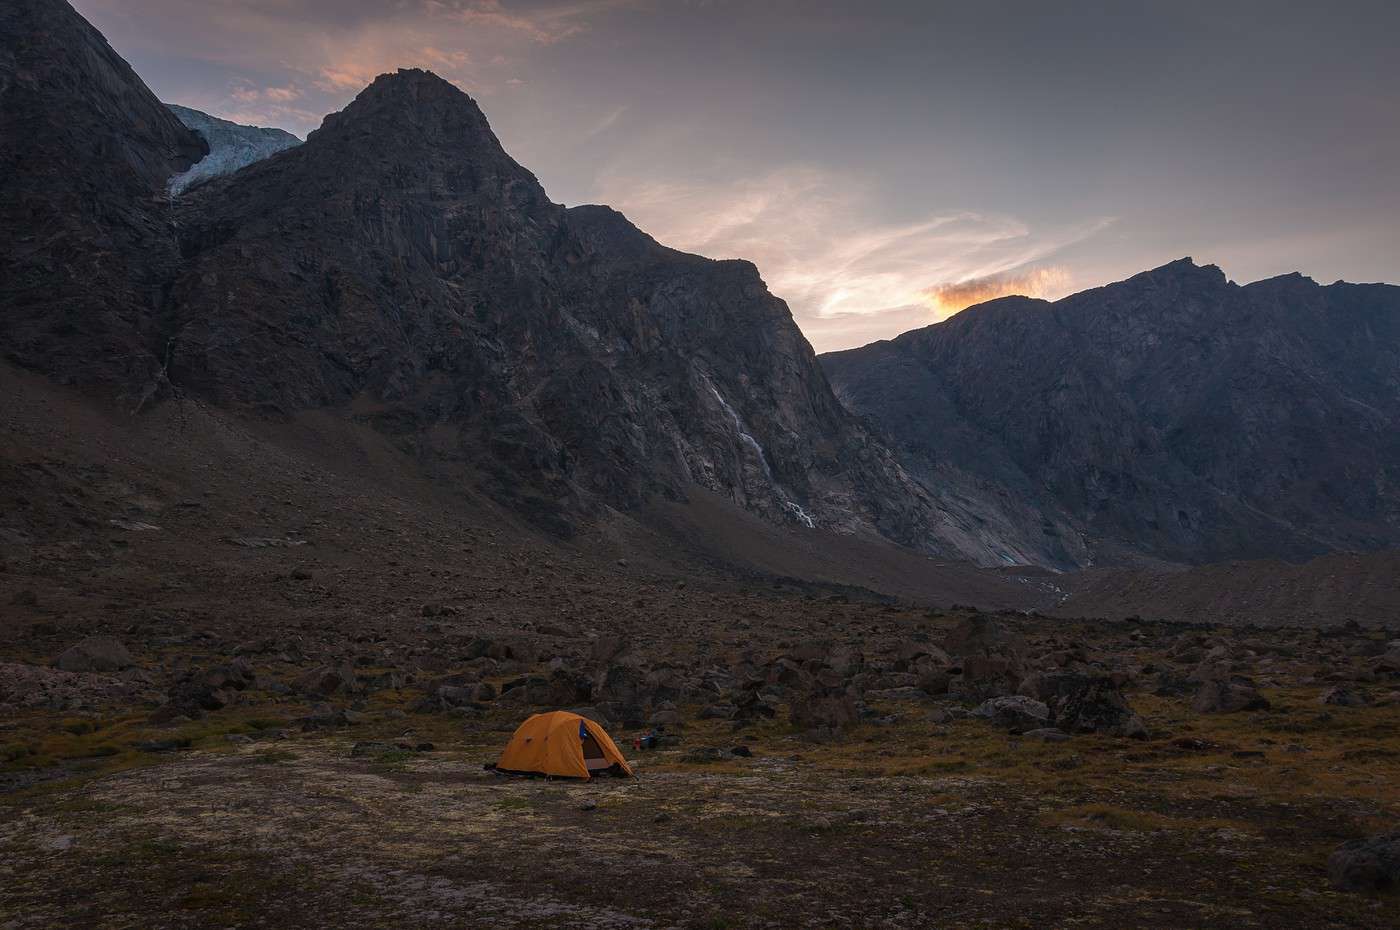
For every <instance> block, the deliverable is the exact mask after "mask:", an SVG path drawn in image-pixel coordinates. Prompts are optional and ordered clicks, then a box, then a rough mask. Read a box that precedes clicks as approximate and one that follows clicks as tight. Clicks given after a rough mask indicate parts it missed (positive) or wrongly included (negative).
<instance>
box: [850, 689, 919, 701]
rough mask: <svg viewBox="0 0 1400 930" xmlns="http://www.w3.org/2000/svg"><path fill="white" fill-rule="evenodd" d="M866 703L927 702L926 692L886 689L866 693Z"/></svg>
mask: <svg viewBox="0 0 1400 930" xmlns="http://www.w3.org/2000/svg"><path fill="white" fill-rule="evenodd" d="M865 698H866V700H868V701H927V700H928V698H929V696H928V692H926V691H923V690H920V689H919V688H887V689H885V690H883V691H867V692H865Z"/></svg>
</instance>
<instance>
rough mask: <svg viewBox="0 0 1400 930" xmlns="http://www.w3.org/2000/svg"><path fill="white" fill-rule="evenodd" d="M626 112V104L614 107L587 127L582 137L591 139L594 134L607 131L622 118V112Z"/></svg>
mask: <svg viewBox="0 0 1400 930" xmlns="http://www.w3.org/2000/svg"><path fill="white" fill-rule="evenodd" d="M626 112H627V107H626V106H620V107H614V108H613V109H612V110H609V111H608V112H607V113H606V114H604V115H603V117H602V118H601V119H600V120H598V122H596V123H594V124H593V125H592V126H590V127H589V128H588V130H587V131H586V132H585V133H584V138H585V139H591V138H593V137H594V136H597V135H601V134H602V133H605V132H607V131H608V130H609V129H611V128H612V127H613V126H615V125H617V121H618V120H620V119H622V114H624V113H626Z"/></svg>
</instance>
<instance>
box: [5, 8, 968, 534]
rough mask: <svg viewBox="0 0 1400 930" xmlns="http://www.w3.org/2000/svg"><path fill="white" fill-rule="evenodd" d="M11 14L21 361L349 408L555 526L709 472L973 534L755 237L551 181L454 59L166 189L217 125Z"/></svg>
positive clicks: (859, 512)
mask: <svg viewBox="0 0 1400 930" xmlns="http://www.w3.org/2000/svg"><path fill="white" fill-rule="evenodd" d="M5 15H6V17H7V23H6V25H7V26H9V27H10V28H7V30H6V33H5V36H6V39H7V41H6V46H7V51H6V52H5V55H6V62H7V69H8V70H7V71H6V84H5V91H4V93H3V96H0V107H3V111H4V113H3V117H2V118H3V119H4V121H5V122H4V125H5V127H6V128H7V130H8V129H11V128H13V129H15V130H19V129H23V130H25V131H23V132H19V131H13V132H12V131H7V132H6V134H5V139H6V140H7V142H6V145H7V149H6V158H7V162H6V164H7V165H11V166H13V169H12V170H11V171H9V172H7V174H6V178H5V181H4V184H5V192H6V195H7V196H6V201H7V202H6V212H5V213H4V215H3V217H0V220H3V229H0V242H5V243H10V244H18V245H23V247H24V251H23V254H21V255H20V257H19V260H18V262H15V263H16V264H21V265H23V266H24V267H21V268H18V269H17V272H18V273H12V274H9V275H7V276H6V278H5V281H6V285H5V288H6V290H5V292H4V295H3V296H4V314H3V318H2V319H0V337H3V340H4V345H5V346H6V354H7V356H8V358H9V359H10V360H12V361H13V362H16V363H18V364H20V365H21V366H23V367H26V368H29V369H31V370H36V371H40V372H43V373H45V374H47V375H49V376H50V377H53V378H56V379H57V380H59V381H61V382H65V383H71V384H76V385H80V386H86V387H88V388H89V389H92V390H97V391H100V392H104V393H113V394H116V395H117V396H119V397H122V398H124V399H125V402H126V403H128V404H129V405H130V406H131V407H132V408H133V409H142V408H144V407H145V406H146V405H148V404H152V403H158V402H160V401H161V400H163V399H166V398H173V397H181V398H189V399H198V400H202V401H206V402H210V403H215V404H218V405H221V406H224V407H226V408H229V409H231V410H240V411H245V412H246V413H248V415H250V416H273V417H288V416H295V415H297V414H298V413H300V412H303V411H310V410H326V411H330V412H332V413H334V414H335V415H337V416H343V417H349V418H354V419H357V420H359V421H361V422H365V423H369V424H372V425H373V426H374V427H375V428H376V429H378V430H380V431H382V432H383V433H385V434H386V435H389V436H391V437H393V439H394V441H395V442H396V443H398V444H399V446H400V448H402V449H404V450H408V451H410V452H411V453H412V454H413V456H414V457H415V459H416V461H418V462H419V464H420V467H421V468H422V470H423V471H424V472H425V473H428V474H430V475H433V476H435V477H437V478H439V479H441V480H442V481H444V482H446V483H448V484H449V485H455V486H459V487H463V488H475V487H480V488H483V489H485V490H486V491H487V492H488V493H490V494H491V495H493V496H494V497H495V498H497V499H498V500H502V501H505V502H508V503H509V504H511V505H512V506H514V507H515V508H517V509H518V510H519V511H521V512H523V513H525V514H527V515H529V516H530V517H531V518H532V519H534V520H535V521H536V522H537V523H539V524H541V525H544V526H547V527H549V528H551V529H552V530H554V531H557V532H561V533H568V532H571V531H572V530H573V529H574V528H575V527H576V526H577V525H578V523H579V520H580V519H581V518H589V517H595V516H598V515H601V514H603V513H604V512H605V511H607V510H608V509H610V508H622V509H632V508H637V507H640V506H641V505H642V504H644V503H645V502H647V501H648V500H652V499H681V498H684V497H685V495H686V494H687V492H688V489H690V488H695V487H697V486H698V487H701V488H705V489H708V490H711V491H715V492H717V493H719V494H720V495H721V496H723V497H726V498H728V499H730V500H732V501H733V502H735V503H736V504H738V505H739V506H740V507H742V508H744V509H747V510H749V511H751V512H754V513H757V514H759V515H761V516H764V517H766V518H768V519H769V520H771V521H774V522H781V523H783V524H786V525H787V526H789V527H791V528H793V529H796V530H803V531H805V530H807V529H809V528H825V529H832V530H837V531H840V532H843V533H854V534H863V535H867V536H875V535H883V536H885V537H888V538H890V539H893V540H896V541H898V542H901V543H904V544H907V545H912V546H915V547H917V548H919V549H921V550H922V551H925V552H928V553H930V554H938V555H963V554H964V553H962V552H961V550H960V549H959V548H958V547H957V542H956V540H949V539H944V538H942V537H941V536H940V535H939V533H938V531H937V525H938V518H937V515H936V514H935V512H934V511H933V507H932V504H931V503H930V501H929V499H928V497H927V495H926V493H925V492H924V490H923V489H922V488H921V487H920V486H919V485H918V484H917V483H916V482H914V481H912V480H911V479H910V478H909V477H908V476H907V475H905V474H904V472H903V470H902V469H901V468H900V466H899V465H898V463H897V462H896V461H895V460H894V458H893V456H892V454H891V453H890V452H889V450H888V449H886V448H885V447H884V446H882V445H881V444H880V443H879V442H877V441H876V440H874V439H873V438H872V437H871V436H870V435H869V434H868V432H867V431H866V429H865V427H864V426H863V424H862V423H861V421H860V420H859V419H858V418H857V417H855V416H853V415H852V414H850V413H848V412H847V411H846V410H845V409H844V408H843V407H842V406H841V405H840V404H839V403H838V402H837V401H836V398H835V396H834V395H833V393H832V392H831V389H830V387H829V385H828V384H827V382H826V379H825V376H824V375H823V373H822V371H821V369H820V367H819V366H818V364H817V361H816V357H815V354H814V353H813V352H812V350H811V348H810V346H809V345H808V344H807V342H806V340H805V339H803V337H802V335H801V333H800V332H799V331H798V329H797V327H796V326H795V325H794V323H793V321H792V317H791V314H790V313H789V311H788V308H787V306H786V305H785V304H784V303H783V302H782V301H781V300H779V299H777V298H775V297H774V296H772V295H771V294H770V293H768V290H767V288H766V287H765V286H764V284H763V281H762V280H761V279H760V278H759V276H758V272H757V270H756V269H755V268H754V266H753V265H752V264H750V263H748V262H743V261H711V260H709V259H705V258H701V257H699V256H694V255H687V254H684V253H681V252H677V251H674V250H672V249H668V248H665V247H663V246H661V245H659V244H657V243H656V242H655V241H653V240H652V239H651V238H650V237H648V236H647V235H645V234H644V233H642V232H641V231H639V230H638V229H636V228H635V227H634V226H632V225H631V224H630V223H628V222H627V220H626V219H625V218H624V217H622V216H621V215H620V214H618V213H616V212H614V211H612V210H610V209H608V208H606V207H601V206H585V207H575V208H572V209H566V208H564V207H562V206H560V205H558V204H555V203H552V202H551V201H550V200H549V199H548V197H547V196H546V195H545V192H544V190H543V189H542V188H541V186H540V185H539V183H538V181H537V180H536V179H535V178H534V176H533V175H531V174H530V173H529V172H528V171H526V170H525V169H524V168H522V167H521V166H520V165H518V164H516V162H515V161H513V160H512V159H511V158H510V157H509V156H508V155H507V154H506V153H505V152H504V150H503V149H502V148H501V146H500V143H499V142H498V140H497V139H496V137H495V135H494V134H493V133H492V131H491V129H490V126H489V125H488V124H487V121H486V118H485V116H484V115H483V114H482V113H481V111H480V109H479V108H478V107H477V105H476V103H475V102H474V101H472V99H471V98H470V97H468V96H467V95H466V94H465V93H463V92H462V91H460V90H458V89H457V88H456V87H454V86H453V85H451V84H449V83H448V82H446V81H444V80H442V79H441V78H439V77H437V76H435V75H432V74H430V73H428V72H424V71H417V70H404V71H399V72H398V73H396V74H390V75H384V76H382V77H380V78H379V79H378V80H376V81H375V82H374V83H373V84H372V85H371V86H370V87H369V88H367V89H366V90H365V91H364V92H363V93H361V94H360V95H359V96H358V97H357V98H356V99H355V100H354V101H353V102H352V103H351V104H350V105H349V106H348V107H347V108H346V109H345V110H344V111H343V112H340V113H336V114H332V115H331V116H329V117H327V118H326V120H325V122H324V124H323V125H322V127H321V128H320V129H318V130H317V131H316V132H314V133H312V134H311V136H310V137H309V138H308V140H307V141H306V143H304V144H303V145H300V146H296V147H294V148H289V149H286V150H284V151H281V152H279V153H277V154H274V155H272V156H271V157H268V158H265V159H263V160H260V161H257V162H256V163H253V164H251V165H249V166H247V167H245V168H244V169H243V170H241V171H239V172H237V173H236V174H233V175H230V176H222V177H216V178H213V179H211V180H207V181H205V182H203V183H200V184H198V185H195V186H192V187H190V188H189V189H188V190H186V191H185V192H184V193H183V194H182V195H181V196H180V197H178V198H175V199H174V200H171V198H169V197H168V196H167V195H166V188H167V184H168V183H169V181H170V179H171V177H172V176H177V175H180V174H181V173H182V172H185V171H187V170H189V168H190V167H191V165H192V164H193V163H195V162H196V161H198V158H199V157H200V156H202V155H203V154H204V153H205V151H206V149H207V148H208V145H207V144H206V142H205V140H204V139H202V138H200V136H199V135H197V134H195V133H194V132H192V131H191V130H189V129H187V128H186V127H185V126H184V125H182V124H181V123H180V122H179V121H178V120H177V119H176V118H175V117H174V115H173V114H172V113H171V112H170V111H169V110H167V109H166V108H165V107H163V106H161V105H160V103H159V102H158V101H156V100H155V98H154V97H153V96H152V95H151V93H150V91H149V90H148V89H147V88H146V87H145V86H144V85H143V84H142V83H141V82H140V80H139V78H137V77H136V75H135V74H134V73H132V72H131V70H130V68H128V67H127V66H126V65H125V64H124V63H123V62H121V60H120V59H119V58H117V56H116V55H115V54H113V53H112V52H111V50H110V49H109V48H108V47H107V46H106V44H105V42H104V41H103V40H102V39H101V36H100V35H98V34H97V33H96V31H95V30H93V29H92V28H91V27H90V26H88V25H87V24H86V23H85V22H84V21H83V20H82V19H81V18H80V17H79V16H77V14H75V13H74V12H73V11H72V10H71V8H70V7H68V6H67V4H66V3H63V2H62V0H23V2H22V3H20V4H19V6H18V7H16V8H9V10H8V12H7V13H6V14H5ZM20 36H24V37H25V38H24V39H23V40H22V41H17V39H18V37H20ZM59 114H62V115H63V116H62V118H59V116H58V115H59ZM20 139H22V140H23V145H22V146H21V145H20V144H19V140H20ZM208 141H209V142H211V143H213V145H214V148H215V153H214V154H215V156H216V157H217V155H218V154H219V152H218V150H219V148H220V146H221V144H222V143H221V140H220V139H218V138H210V139H209V140H208ZM59 166H61V170H60V167H59ZM118 181H120V183H117V182H118ZM16 203H20V204H27V205H28V206H24V207H23V208H16V207H15V206H13V205H14V204H16ZM41 214H42V215H43V216H44V217H47V218H46V219H44V220H43V221H42V222H40V223H38V224H36V223H35V222H34V218H35V217H38V216H40V215H41ZM6 253H7V256H8V255H13V254H15V253H13V252H11V251H10V250H8V249H7V250H6ZM7 261H12V260H11V259H9V258H7ZM70 282H71V284H72V285H73V287H72V288H71V289H70V288H69V283H70ZM79 284H81V285H82V288H81V290H79V289H78V287H77V285H79Z"/></svg>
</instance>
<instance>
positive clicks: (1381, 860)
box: [1327, 830, 1400, 891]
mask: <svg viewBox="0 0 1400 930" xmlns="http://www.w3.org/2000/svg"><path fill="white" fill-rule="evenodd" d="M1327 877H1328V878H1329V879H1331V881H1332V886H1333V887H1334V888H1337V889H1339V890H1342V891H1394V890H1397V889H1400V830H1397V831H1395V832H1393V833H1383V834H1381V835H1379V836H1370V837H1367V838H1365V839H1361V840H1352V841H1351V842H1349V843H1343V844H1342V845H1341V846H1339V847H1337V849H1336V851H1335V852H1333V853H1332V855H1331V856H1329V857H1328V859H1327Z"/></svg>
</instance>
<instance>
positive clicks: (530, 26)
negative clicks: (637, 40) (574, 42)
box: [432, 0, 636, 45]
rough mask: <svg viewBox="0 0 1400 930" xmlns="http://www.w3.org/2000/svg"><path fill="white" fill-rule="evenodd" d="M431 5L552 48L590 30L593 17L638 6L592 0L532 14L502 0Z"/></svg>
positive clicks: (472, 22) (630, 2)
mask: <svg viewBox="0 0 1400 930" xmlns="http://www.w3.org/2000/svg"><path fill="white" fill-rule="evenodd" d="M432 5H433V6H435V7H439V8H441V9H442V10H443V12H444V13H445V14H446V15H448V16H451V17H453V18H455V19H457V20H459V21H461V22H463V23H466V24H467V25H469V26H473V27H479V28H486V29H503V30H508V31H512V32H517V33H520V34H522V35H524V36H526V37H528V38H529V39H530V40H531V41H534V42H539V43H543V44H546V45H549V44H553V43H555V42H560V41H563V40H564V39H567V38H570V37H572V36H576V35H578V34H579V33H581V32H584V31H585V30H587V29H588V28H589V23H588V17H590V16H592V15H594V14H597V13H605V12H609V11H611V10H616V9H620V8H623V7H628V6H635V5H636V4H635V2H634V0H592V2H577V3H555V4H547V5H546V6H544V7H541V8H539V9H535V10H531V11H529V12H524V11H518V10H513V9H511V8H508V7H507V6H506V5H505V4H503V3H502V2H501V0H471V2H468V3H464V4H463V3H458V4H447V3H441V2H433V4H432Z"/></svg>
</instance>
